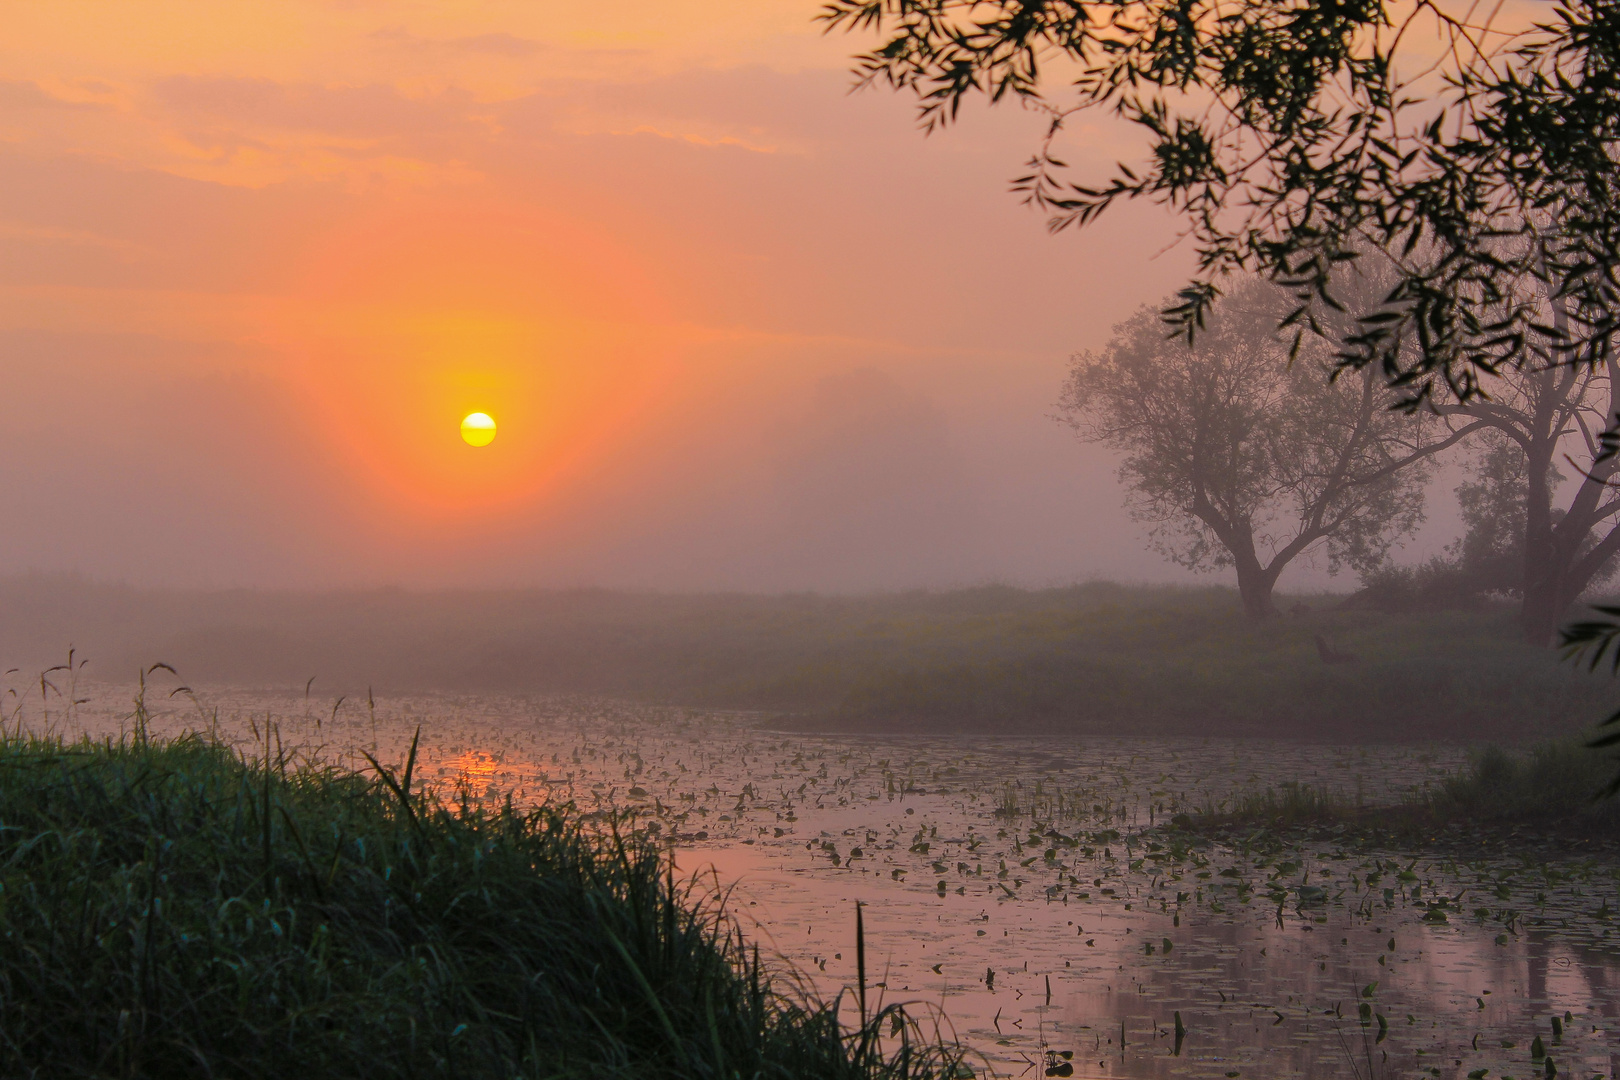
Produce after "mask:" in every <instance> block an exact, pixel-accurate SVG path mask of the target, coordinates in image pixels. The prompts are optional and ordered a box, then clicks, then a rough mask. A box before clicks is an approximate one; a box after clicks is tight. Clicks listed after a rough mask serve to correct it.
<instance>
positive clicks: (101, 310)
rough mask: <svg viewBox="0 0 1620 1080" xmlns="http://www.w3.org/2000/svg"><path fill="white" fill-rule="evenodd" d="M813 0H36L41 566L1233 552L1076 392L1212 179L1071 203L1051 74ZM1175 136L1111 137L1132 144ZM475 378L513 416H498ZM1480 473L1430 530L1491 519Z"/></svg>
mask: <svg viewBox="0 0 1620 1080" xmlns="http://www.w3.org/2000/svg"><path fill="white" fill-rule="evenodd" d="M177 10H178V9H177ZM806 10H807V9H802V8H801V6H799V5H795V4H786V3H784V4H777V5H742V6H739V7H738V8H737V9H736V10H732V9H729V8H727V7H726V6H725V5H719V6H715V5H700V6H698V7H695V8H693V9H692V10H690V11H687V10H686V9H685V8H681V9H680V11H681V14H680V16H679V17H678V18H677V17H671V19H670V20H669V21H668V22H659V23H658V25H659V26H660V27H661V29H660V30H658V31H657V32H656V33H652V32H651V31H649V34H650V36H640V37H634V38H633V40H632V39H625V40H623V41H619V42H618V43H617V44H614V45H612V46H607V45H604V44H603V41H604V40H605V39H603V38H602V36H601V34H602V33H604V32H606V31H608V30H610V29H612V28H613V27H616V26H618V25H619V24H618V23H616V22H615V21H614V19H615V18H616V16H614V15H613V14H612V13H611V12H609V11H607V10H606V9H603V10H601V11H599V12H598V13H597V15H596V16H594V19H595V21H593V17H592V16H588V15H583V14H581V15H572V16H570V17H569V18H568V19H567V20H564V21H563V22H562V23H554V22H551V21H548V19H549V16H548V17H547V18H546V19H542V18H541V17H540V16H539V15H537V14H534V13H527V12H524V11H516V12H508V11H502V12H496V11H494V10H493V9H491V10H490V11H482V12H480V13H478V14H469V15H467V16H465V17H464V18H462V19H461V20H460V21H458V20H457V18H456V17H455V16H452V15H448V14H445V13H435V14H433V15H431V16H430V15H429V14H428V13H426V12H422V13H415V15H413V16H412V19H414V21H412V20H411V19H407V20H406V21H405V22H403V23H402V22H401V21H400V20H401V19H402V18H403V16H402V15H400V14H399V13H389V14H385V13H383V12H380V11H371V10H369V9H367V10H364V11H362V10H360V9H355V10H354V11H347V9H344V10H343V11H339V10H337V9H334V8H330V7H326V6H322V5H294V6H293V8H290V9H289V12H292V14H289V15H288V16H287V18H288V20H289V21H288V22H287V23H286V24H285V27H284V29H285V30H286V32H285V33H284V34H283V33H278V32H267V31H266V30H265V27H264V26H263V25H261V24H252V25H251V27H250V24H244V23H241V22H239V21H237V20H236V19H235V17H234V16H233V14H232V13H231V12H229V11H213V10H212V9H207V10H203V11H199V12H190V13H188V14H187V15H185V16H184V17H183V18H184V20H190V21H189V22H188V25H189V26H191V27H193V29H194V30H195V33H194V34H192V35H191V37H190V40H192V41H193V42H194V45H192V46H188V47H187V48H183V49H182V48H179V47H178V46H177V45H175V44H173V43H172V42H171V41H170V40H169V38H168V37H167V36H166V35H165V33H164V31H163V27H165V26H167V25H168V23H167V22H166V21H165V20H169V19H179V18H182V16H180V15H178V14H176V13H170V14H168V15H164V16H153V17H152V18H150V19H148V18H147V16H145V15H143V16H141V20H142V21H140V22H138V23H137V22H129V23H127V24H125V23H118V22H117V20H118V19H124V18H128V19H134V18H135V17H134V16H133V15H128V16H126V15H116V16H112V15H110V16H109V19H111V20H113V22H112V23H110V24H109V27H108V30H109V32H112V31H118V32H119V33H121V34H123V35H124V36H123V37H122V38H121V39H120V44H118V45H117V46H114V45H112V44H110V42H111V40H112V39H111V38H109V39H107V40H105V41H104V40H103V39H101V38H97V37H85V36H83V35H80V34H78V33H77V32H76V27H75V26H74V25H72V24H71V23H70V20H65V19H53V18H50V17H47V16H44V15H41V16H40V17H38V18H36V19H34V20H32V21H30V22H28V23H27V24H26V25H23V26H19V27H18V29H17V33H16V34H15V35H14V36H13V40H12V41H11V42H10V43H9V44H8V45H7V46H5V51H6V52H7V56H8V60H9V61H10V68H9V70H11V71H13V72H14V74H15V78H14V79H13V81H12V82H9V83H7V84H5V87H6V89H5V92H4V93H3V94H0V123H4V124H5V127H6V130H7V131H8V133H10V134H9V135H8V138H7V140H6V141H5V142H4V143H3V144H0V204H3V205H4V207H5V210H4V214H3V216H0V235H3V236H4V238H5V239H4V243H3V244H0V385H3V386H4V388H5V399H4V400H5V422H4V424H0V576H15V575H19V574H30V573H34V574H62V573H67V574H76V575H81V576H83V577H84V578H86V579H89V580H93V581H100V582H107V583H122V584H127V585H130V586H135V587H142V588H144V587H177V588H186V589H196V588H214V589H219V588H239V587H249V588H261V589H263V588H269V589H289V588H290V589H329V588H373V587H379V586H398V587H403V588H407V589H436V588H445V587H473V588H480V589H491V588H534V587H542V588H576V587H587V586H588V587H605V588H624V589H637V590H647V589H652V590H661V591H671V592H690V591H701V590H742V591H758V592H781V591H807V590H808V591H820V592H834V593H837V592H846V593H847V592H858V591H865V590H896V589H915V588H933V589H942V588H951V587H958V586H967V585H977V584H983V583H994V582H1000V583H1010V584H1016V585H1024V586H1047V585H1061V584H1066V583H1072V582H1077V581H1087V580H1092V579H1096V578H1110V579H1119V580H1126V581H1140V582H1166V581H1188V580H1192V579H1191V578H1189V577H1188V576H1187V575H1186V574H1185V573H1184V572H1183V571H1180V570H1178V569H1177V568H1175V567H1173V566H1171V565H1169V564H1167V563H1166V562H1164V561H1163V560H1162V559H1160V558H1159V557H1158V556H1156V555H1154V554H1153V553H1151V552H1149V551H1147V550H1146V549H1145V546H1144V544H1143V531H1142V529H1141V527H1140V526H1139V525H1138V524H1137V523H1135V522H1133V521H1131V520H1130V518H1129V517H1128V515H1127V514H1126V513H1125V510H1124V508H1123V498H1122V493H1121V491H1120V489H1119V486H1118V484H1117V482H1116V480H1115V478H1114V462H1113V461H1112V459H1111V458H1110V457H1109V456H1108V454H1107V453H1106V452H1105V451H1103V450H1101V449H1099V448H1097V447H1088V446H1082V445H1081V444H1079V443H1078V442H1077V441H1076V440H1075V439H1074V438H1073V437H1072V435H1071V434H1070V433H1069V432H1068V430H1067V429H1065V428H1064V427H1063V426H1062V425H1060V424H1059V423H1057V422H1056V421H1055V420H1054V419H1053V418H1052V413H1053V408H1054V407H1053V403H1054V401H1055V400H1056V398H1057V394H1058V391H1059V386H1060V383H1061V380H1062V377H1063V374H1064V370H1065V365H1066V363H1067V359H1068V357H1069V355H1070V354H1071V353H1072V352H1074V351H1075V350H1078V349H1082V348H1087V347H1094V346H1096V345H1099V344H1101V343H1102V342H1103V341H1105V340H1106V339H1107V336H1108V334H1109V332H1110V328H1111V327H1112V326H1113V325H1114V324H1115V323H1116V322H1117V321H1119V320H1120V319H1122V318H1124V317H1125V316H1127V315H1129V314H1130V313H1131V312H1133V311H1135V310H1136V309H1138V308H1139V307H1140V306H1141V305H1143V304H1151V303H1157V302H1158V301H1159V300H1160V298H1161V297H1163V296H1164V295H1165V294H1166V293H1167V292H1168V291H1169V290H1171V289H1172V288H1174V287H1175V286H1177V285H1178V284H1179V283H1180V282H1181V280H1182V279H1183V277H1184V276H1185V275H1186V273H1187V272H1188V270H1189V268H1190V266H1191V253H1190V252H1189V251H1188V250H1186V248H1185V247H1184V246H1179V245H1178V244H1177V243H1176V234H1175V230H1174V228H1173V226H1172V223H1171V222H1170V221H1169V220H1168V219H1166V218H1165V217H1164V216H1163V215H1161V214H1160V213H1159V212H1158V211H1156V210H1155V209H1153V208H1151V207H1145V206H1131V207H1125V208H1123V209H1122V210H1121V211H1120V212H1118V213H1116V214H1114V215H1112V216H1110V217H1108V218H1106V219H1105V220H1104V221H1103V222H1101V223H1100V224H1099V225H1098V226H1097V227H1095V228H1092V229H1089V230H1087V231H1084V232H1082V233H1079V234H1073V233H1065V234H1063V235H1059V236H1052V235H1049V234H1048V233H1047V232H1046V231H1045V228H1044V223H1043V221H1042V220H1041V218H1040V216H1039V215H1038V214H1037V213H1035V212H1033V211H1031V210H1029V209H1027V208H1025V207H1023V206H1021V205H1019V203H1018V201H1017V199H1016V198H1015V197H1014V196H1013V195H1011V194H1009V193H1008V191H1007V190H1006V189H1007V181H1008V178H1009V177H1010V176H1012V175H1015V174H1016V173H1017V171H1018V169H1019V168H1020V165H1021V162H1022V161H1023V160H1024V158H1025V157H1026V156H1027V154H1028V153H1029V151H1030V149H1031V148H1032V146H1033V145H1034V140H1035V139H1036V138H1037V137H1038V135H1039V132H1040V130H1041V124H1040V120H1039V118H1038V117H1036V116H1033V115H1029V114H1026V113H1023V112H1021V111H1020V110H1018V109H1015V108H1013V109H999V110H990V111H986V110H982V109H980V110H973V111H970V113H969V114H968V115H966V116H965V117H964V118H963V120H962V122H961V123H960V124H959V125H958V126H957V127H955V128H953V129H951V130H948V131H946V132H943V133H939V134H935V135H933V136H929V137H925V136H924V135H923V134H922V133H920V132H919V131H918V130H917V129H916V127H915V123H914V118H913V115H912V112H911V107H910V105H909V104H908V103H907V102H905V101H904V100H903V99H901V98H899V97H896V96H892V95H886V94H883V93H877V92H868V93H856V94H851V93H849V86H850V80H849V76H848V74H847V71H846V65H847V54H848V52H849V50H850V48H851V46H852V45H853V44H856V43H854V42H850V41H846V40H839V39H825V38H822V37H820V36H819V35H818V33H817V31H816V29H815V28H814V27H813V26H812V25H810V23H809V22H808V19H807V16H806ZM277 25H281V24H280V23H278V24H277ZM295 28H296V29H295ZM314 30H319V32H318V33H306V32H307V31H314ZM115 36H116V35H115ZM316 41H319V42H320V44H315V43H314V42H316ZM1132 140H1133V136H1131V134H1130V133H1128V132H1124V131H1120V130H1115V129H1112V128H1109V127H1107V126H1106V125H1103V126H1097V125H1096V124H1088V125H1085V126H1083V127H1077V128H1076V129H1075V131H1074V133H1073V136H1072V139H1071V144H1072V145H1068V146H1067V151H1068V152H1072V160H1073V161H1074V162H1075V163H1076V164H1077V165H1078V166H1079V167H1081V168H1083V169H1095V170H1098V171H1099V172H1100V171H1101V170H1104V169H1106V168H1107V167H1108V165H1109V162H1111V161H1112V160H1113V159H1114V157H1116V156H1117V155H1119V154H1129V153H1131V152H1133V150H1134V148H1135V143H1134V142H1133V141H1132ZM471 408H483V409H486V410H487V411H490V412H491V413H492V414H494V415H495V416H496V417H497V420H498V421H499V422H500V424H501V433H500V436H499V437H498V438H497V440H496V442H495V443H494V444H493V445H492V446H491V447H489V448H488V449H487V450H482V451H472V450H470V448H468V447H465V446H463V445H461V444H460V443H459V441H458V440H457V439H456V435H455V432H456V425H457V423H458V421H459V417H460V416H461V415H462V413H463V412H465V411H467V410H469V409H471ZM1436 490H1437V497H1436V499H1435V500H1433V503H1434V508H1435V509H1434V512H1433V513H1432V514H1431V519H1432V520H1433V521H1434V522H1435V523H1434V524H1432V525H1431V526H1430V528H1429V530H1428V531H1427V532H1426V533H1424V534H1423V536H1422V537H1421V538H1420V540H1419V542H1418V543H1416V544H1415V545H1413V547H1412V550H1413V551H1415V552H1420V553H1421V552H1422V551H1425V550H1431V549H1434V548H1435V547H1436V546H1437V545H1438V544H1440V543H1443V542H1444V541H1445V540H1447V539H1449V538H1450V532H1448V531H1447V530H1448V525H1449V522H1450V516H1449V515H1450V510H1449V509H1448V504H1447V498H1448V496H1447V490H1448V489H1447V488H1446V486H1445V485H1444V484H1439V485H1437V489H1436ZM1209 580H1216V581H1219V580H1223V579H1222V578H1221V577H1220V576H1219V575H1216V576H1215V577H1214V578H1212V579H1209ZM1284 584H1285V586H1288V587H1307V588H1320V587H1324V586H1332V587H1348V586H1349V585H1350V584H1351V583H1349V582H1343V581H1338V582H1335V581H1330V580H1328V579H1327V578H1326V577H1325V576H1324V575H1322V574H1321V573H1320V572H1319V571H1318V570H1314V569H1312V568H1311V567H1310V566H1308V565H1300V566H1298V567H1296V568H1294V569H1291V570H1290V577H1288V578H1285V581H1284Z"/></svg>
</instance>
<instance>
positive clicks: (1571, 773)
mask: <svg viewBox="0 0 1620 1080" xmlns="http://www.w3.org/2000/svg"><path fill="white" fill-rule="evenodd" d="M1615 768H1616V761H1615V759H1614V758H1613V757H1611V756H1609V755H1607V754H1601V753H1597V752H1595V751H1593V750H1591V749H1588V748H1587V747H1586V746H1585V745H1584V744H1583V743H1582V742H1581V741H1580V740H1575V739H1559V740H1551V741H1547V742H1543V743H1538V744H1536V745H1535V746H1532V747H1531V748H1530V749H1528V750H1526V751H1512V750H1505V749H1503V748H1501V747H1499V746H1485V747H1482V748H1479V749H1477V750H1474V751H1473V752H1472V753H1471V754H1470V755H1469V759H1468V763H1467V765H1465V766H1464V767H1463V768H1462V769H1460V770H1458V771H1457V772H1456V773H1454V774H1452V775H1451V776H1448V777H1446V778H1444V779H1443V780H1441V781H1440V783H1439V784H1437V785H1436V786H1434V787H1433V788H1429V789H1427V790H1425V791H1424V792H1423V793H1421V794H1419V795H1416V796H1414V797H1413V798H1411V799H1409V800H1408V801H1406V802H1404V803H1401V804H1398V805H1395V806H1369V805H1367V804H1366V803H1365V802H1363V800H1362V799H1361V798H1359V797H1352V796H1350V795H1348V794H1346V793H1344V792H1342V791H1337V790H1332V789H1327V788H1320V787H1313V786H1311V785H1310V784H1301V783H1296V782H1284V783H1280V784H1276V785H1273V786H1271V787H1267V788H1264V789H1262V790H1257V791H1246V792H1241V793H1239V794H1237V795H1235V796H1233V797H1232V798H1230V799H1228V800H1226V801H1224V802H1222V803H1221V804H1219V805H1209V806H1205V807H1201V808H1200V810H1199V815H1200V817H1201V818H1202V820H1204V821H1205V822H1210V823H1216V824H1229V823H1256V824H1260V823H1263V824H1267V825H1272V826H1278V827H1284V828H1286V827H1289V826H1293V825H1309V824H1326V823H1336V822H1355V823H1365V824H1372V825H1397V826H1415V827H1421V828H1432V827H1434V826H1435V825H1438V824H1442V823H1447V822H1462V823H1473V824H1482V823H1488V824H1492V825H1520V824H1522V825H1530V826H1551V827H1559V828H1568V827H1573V828H1575V829H1577V830H1592V831H1602V832H1612V831H1614V830H1616V829H1620V799H1603V798H1599V797H1598V794H1599V793H1600V792H1601V791H1603V789H1604V788H1605V787H1606V786H1607V785H1608V784H1609V782H1610V781H1611V780H1612V779H1613V778H1614V771H1615Z"/></svg>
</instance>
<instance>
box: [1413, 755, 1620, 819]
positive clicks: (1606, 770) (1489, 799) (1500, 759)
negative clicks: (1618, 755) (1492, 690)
mask: <svg viewBox="0 0 1620 1080" xmlns="http://www.w3.org/2000/svg"><path fill="white" fill-rule="evenodd" d="M1614 772H1615V760H1614V758H1613V757H1611V756H1610V755H1608V754H1602V753H1598V752H1596V751H1594V750H1590V749H1588V748H1587V747H1586V746H1584V745H1582V743H1581V742H1579V741H1577V740H1556V741H1551V742H1545V743H1540V744H1537V745H1536V746H1533V747H1531V748H1530V749H1529V750H1528V751H1526V752H1523V753H1513V752H1510V751H1507V750H1503V749H1502V748H1501V747H1497V746H1488V747H1485V748H1483V749H1481V750H1477V751H1475V752H1474V753H1473V754H1472V755H1471V756H1470V758H1469V763H1468V768H1467V769H1466V770H1464V771H1463V772H1461V773H1459V774H1457V775H1456V776H1452V777H1448V778H1447V779H1446V780H1445V781H1444V783H1442V784H1441V786H1440V790H1439V791H1438V792H1437V793H1436V794H1435V796H1434V804H1435V806H1436V808H1437V809H1439V810H1441V811H1448V812H1457V813H1464V814H1468V815H1470V816H1473V817H1480V818H1486V819H1496V820H1503V819H1506V820H1546V819H1574V820H1580V821H1585V822H1588V823H1592V824H1596V825H1603V826H1606V827H1609V828H1613V827H1615V826H1620V800H1616V799H1600V798H1598V793H1599V792H1601V791H1602V790H1603V789H1604V788H1605V787H1606V786H1607V785H1608V784H1609V782H1610V780H1612V779H1613V778H1614Z"/></svg>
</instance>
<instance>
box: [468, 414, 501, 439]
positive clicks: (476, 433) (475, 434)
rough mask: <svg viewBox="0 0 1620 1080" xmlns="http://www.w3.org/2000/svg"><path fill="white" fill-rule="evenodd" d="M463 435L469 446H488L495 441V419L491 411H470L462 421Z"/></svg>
mask: <svg viewBox="0 0 1620 1080" xmlns="http://www.w3.org/2000/svg"><path fill="white" fill-rule="evenodd" d="M461 437H462V438H463V439H465V440H466V441H467V445H468V446H488V445H489V444H490V443H492V442H494V441H495V420H494V418H493V417H491V416H490V415H489V413H481V412H475V413H468V414H467V416H466V417H465V418H464V419H463V420H462V421H461Z"/></svg>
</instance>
